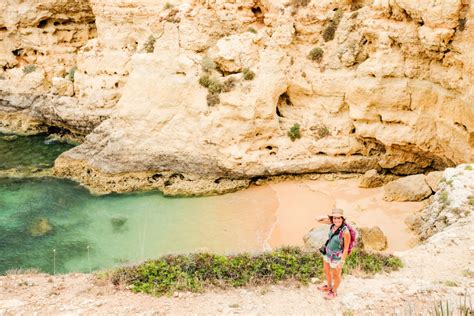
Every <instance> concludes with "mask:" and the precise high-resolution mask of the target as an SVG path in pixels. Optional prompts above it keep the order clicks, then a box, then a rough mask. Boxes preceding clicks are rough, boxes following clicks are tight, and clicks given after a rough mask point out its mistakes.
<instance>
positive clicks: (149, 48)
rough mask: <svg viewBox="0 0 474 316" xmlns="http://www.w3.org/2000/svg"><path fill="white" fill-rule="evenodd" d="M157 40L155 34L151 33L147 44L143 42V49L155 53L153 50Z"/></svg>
mask: <svg viewBox="0 0 474 316" xmlns="http://www.w3.org/2000/svg"><path fill="white" fill-rule="evenodd" d="M155 42H156V38H154V37H153V35H150V36H149V37H148V39H147V40H146V42H145V44H143V51H145V52H147V53H153V51H154V50H155Z"/></svg>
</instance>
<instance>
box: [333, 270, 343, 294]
mask: <svg viewBox="0 0 474 316" xmlns="http://www.w3.org/2000/svg"><path fill="white" fill-rule="evenodd" d="M331 272H332V273H333V277H334V286H333V287H332V291H333V292H334V293H336V292H337V288H338V287H339V284H341V273H342V268H341V267H340V266H338V267H337V268H335V269H331Z"/></svg>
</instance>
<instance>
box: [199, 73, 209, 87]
mask: <svg viewBox="0 0 474 316" xmlns="http://www.w3.org/2000/svg"><path fill="white" fill-rule="evenodd" d="M211 82H212V79H211V77H209V75H202V76H201V77H200V78H199V84H200V85H201V86H203V87H204V88H207V87H209V85H210V84H211Z"/></svg>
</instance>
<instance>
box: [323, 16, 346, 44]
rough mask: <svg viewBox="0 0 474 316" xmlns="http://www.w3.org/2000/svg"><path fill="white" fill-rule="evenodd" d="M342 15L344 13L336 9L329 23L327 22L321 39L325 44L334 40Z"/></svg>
mask: <svg viewBox="0 0 474 316" xmlns="http://www.w3.org/2000/svg"><path fill="white" fill-rule="evenodd" d="M343 15H344V11H343V10H342V9H337V10H336V11H335V12H334V15H333V17H332V19H331V21H330V22H329V25H328V26H327V27H326V28H325V29H324V30H323V39H324V41H325V42H329V41H332V40H333V39H334V36H335V35H336V30H337V27H338V26H339V23H340V22H341V19H342V16H343Z"/></svg>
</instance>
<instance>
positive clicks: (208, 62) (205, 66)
mask: <svg viewBox="0 0 474 316" xmlns="http://www.w3.org/2000/svg"><path fill="white" fill-rule="evenodd" d="M201 67H202V70H204V71H206V72H209V71H212V70H214V69H216V67H217V66H216V63H215V62H214V61H213V60H212V59H210V58H209V57H207V56H205V57H204V58H203V59H202V60H201Z"/></svg>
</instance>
